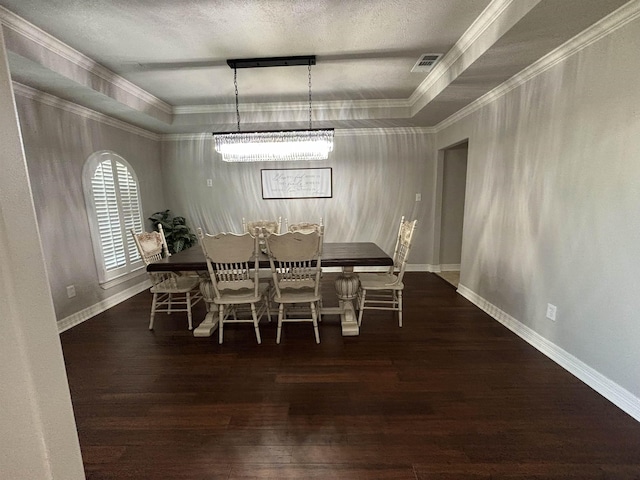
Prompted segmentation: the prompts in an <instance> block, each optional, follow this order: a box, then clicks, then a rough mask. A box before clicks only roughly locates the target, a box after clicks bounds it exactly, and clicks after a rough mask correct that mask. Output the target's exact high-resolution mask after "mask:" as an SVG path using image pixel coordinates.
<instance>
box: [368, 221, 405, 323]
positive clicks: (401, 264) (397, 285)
mask: <svg viewBox="0 0 640 480" xmlns="http://www.w3.org/2000/svg"><path fill="white" fill-rule="evenodd" d="M416 223H417V220H413V221H408V220H407V221H405V219H404V217H402V218H401V219H400V228H399V229H398V237H397V240H396V246H395V252H394V254H393V266H391V267H389V270H388V271H386V272H363V273H358V277H359V278H360V287H359V288H358V308H359V310H360V312H359V314H358V326H360V325H361V324H362V315H363V313H364V311H365V310H393V311H397V312H398V324H399V326H400V327H402V290H403V289H404V283H403V282H402V279H403V277H404V272H405V269H406V266H407V258H408V257H409V251H410V250H411V238H412V237H413V232H414V230H415V228H416Z"/></svg>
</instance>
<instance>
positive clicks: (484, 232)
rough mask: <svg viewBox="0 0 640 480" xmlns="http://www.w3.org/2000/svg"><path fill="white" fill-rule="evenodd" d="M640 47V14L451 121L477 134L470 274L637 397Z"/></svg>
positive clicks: (472, 149)
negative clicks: (552, 313) (552, 309)
mask: <svg viewBox="0 0 640 480" xmlns="http://www.w3.org/2000/svg"><path fill="white" fill-rule="evenodd" d="M638 51H640V21H638V20H637V19H636V20H635V21H633V22H632V23H629V24H627V25H626V26H624V27H622V28H621V29H619V30H617V31H615V32H614V33H612V34H611V35H609V36H607V37H605V38H603V39H600V40H599V41H598V42H596V43H593V44H592V45H590V46H588V47H586V48H585V49H583V50H581V51H580V52H578V53H577V54H575V55H573V56H571V57H569V58H568V59H566V60H565V61H563V62H561V63H558V64H556V65H555V66H554V67H552V68H551V69H549V70H547V71H546V72H544V73H543V74H541V75H539V76H537V77H535V78H533V79H532V80H530V81H528V82H527V83H525V84H524V85H522V86H520V87H518V88H517V89H515V90H512V91H510V92H509V93H507V94H506V95H504V96H502V97H501V98H499V99H498V100H497V101H494V102H492V103H491V104H489V105H487V106H486V107H484V108H482V109H481V110H479V111H477V112H475V113H473V114H472V115H469V116H468V117H466V118H464V119H463V120H460V121H459V122H457V123H456V124H454V125H453V126H451V127H449V128H447V129H445V130H443V131H441V132H439V134H438V147H440V148H443V147H446V146H448V145H452V144H454V143H456V142H458V141H460V140H462V139H465V138H469V157H468V182H467V192H466V193H467V199H466V208H465V224H464V241H463V252H462V271H461V284H462V285H464V286H465V287H467V288H469V289H470V290H471V291H473V292H475V293H477V294H478V295H479V296H480V297H482V298H484V299H486V300H487V301H488V302H490V303H491V304H493V305H495V306H496V307H498V308H499V309H501V310H503V311H504V312H506V313H507V314H509V315H511V316H512V317H514V318H515V319H517V320H518V321H520V322H522V323H523V324H525V325H526V326H527V327H529V328H531V329H533V330H534V331H535V332H537V333H538V334H540V335H541V336H543V337H544V338H546V339H547V340H549V341H551V342H553V343H554V344H555V345H557V346H559V347H561V348H562V349H564V350H565V351H566V352H568V353H569V354H571V355H573V356H575V357H576V358H578V359H579V360H581V361H582V362H584V363H585V364H587V365H588V366H590V367H591V368H593V369H595V370H596V371H598V372H600V373H601V374H602V375H604V376H606V377H607V378H609V379H611V380H612V381H614V382H615V383H617V384H618V385H620V386H622V387H624V388H625V389H626V390H628V391H629V392H631V393H632V394H634V395H635V396H636V397H637V396H640V376H639V375H638V365H640V349H639V348H638V345H639V343H640V321H638V319H639V317H638V312H640V276H639V275H638V272H639V271H640V255H638V248H639V245H640V215H639V214H638V206H639V205H640V188H639V185H640V95H638V78H639V77H640V56H638V54H637V52H638ZM547 303H552V304H555V305H556V306H557V307H558V317H557V321H556V322H552V321H550V320H548V319H546V318H545V313H546V306H547Z"/></svg>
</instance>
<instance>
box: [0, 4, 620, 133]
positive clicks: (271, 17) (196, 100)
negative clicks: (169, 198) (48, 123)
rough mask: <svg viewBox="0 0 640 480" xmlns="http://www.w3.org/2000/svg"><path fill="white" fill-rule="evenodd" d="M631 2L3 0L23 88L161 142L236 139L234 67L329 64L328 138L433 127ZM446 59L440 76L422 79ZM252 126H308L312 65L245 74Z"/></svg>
mask: <svg viewBox="0 0 640 480" xmlns="http://www.w3.org/2000/svg"><path fill="white" fill-rule="evenodd" d="M624 3H626V2H625V0H494V1H490V0H297V1H286V0H153V1H152V0H111V1H104V0H102V1H96V0H84V1H78V0H0V5H2V6H3V7H5V9H6V10H3V11H0V19H1V20H2V23H3V25H4V34H5V41H6V44H7V49H8V50H9V63H10V68H11V72H12V76H13V79H14V81H16V82H17V83H19V84H21V85H25V86H28V87H33V88H35V89H37V90H39V91H42V92H45V93H49V94H51V95H54V96H56V97H60V98H62V99H66V100H70V101H73V102H75V103H78V104H80V105H83V106H86V107H89V108H91V109H94V110H96V111H98V112H101V113H106V114H108V115H111V116H113V117H115V118H118V119H121V120H125V121H127V122H130V123H131V124H133V125H136V126H139V127H142V128H145V129H148V130H150V131H152V132H157V133H199V132H204V131H211V130H212V129H213V130H218V131H222V130H232V129H235V121H236V115H235V97H234V84H233V70H231V69H230V68H229V67H228V66H227V64H226V60H227V59H229V58H252V57H269V56H289V55H316V57H317V64H316V65H315V66H313V67H312V70H311V78H312V94H313V107H314V108H313V115H314V127H322V126H333V127H336V128H367V127H393V126H400V127H411V126H414V127H432V126H434V125H437V124H438V123H439V122H441V121H443V120H445V119H446V118H447V117H449V116H450V115H452V114H454V113H455V112H456V111H458V110H460V109H461V108H463V107H465V106H466V105H468V104H469V103H471V102H472V101H474V100H475V99H477V98H478V97H480V96H482V95H483V94H485V93H487V92H488V91H490V90H491V89H492V88H494V87H496V86H497V85H499V84H501V83H502V82H504V81H505V80H507V79H509V78H510V77H512V76H513V75H515V74H516V73H518V72H519V71H521V70H522V69H523V68H525V67H527V66H528V65H530V64H531V63H533V62H535V61H536V60H538V59H539V58H540V57H542V56H544V55H545V54H547V53H549V52H550V51H552V50H553V49H554V48H556V47H558V46H559V45H561V44H562V43H564V42H566V41H567V40H569V39H570V38H572V37H573V36H575V35H576V34H578V33H579V32H581V31H582V30H584V29H585V28H587V27H589V26H590V25H592V24H593V23H595V22H596V21H598V20H600V19H601V18H603V17H604V16H606V15H608V14H609V13H611V12H612V11H614V10H615V9H617V8H618V7H620V6H621V5H623V4H624ZM424 53H442V54H445V55H444V57H442V59H441V61H440V63H439V64H438V65H437V66H436V67H435V68H434V69H433V70H432V72H431V74H426V73H411V71H410V70H411V68H412V67H413V65H414V64H415V63H416V61H417V60H418V58H419V57H420V55H421V54H424ZM237 78H238V92H239V98H240V105H241V113H242V123H243V125H244V126H245V127H246V128H247V129H249V128H250V127H251V128H255V129H274V128H286V127H292V126H300V125H304V124H305V123H307V122H308V103H307V102H308V71H307V67H304V66H302V67H300V66H298V67H272V68H255V69H240V70H238V77H237Z"/></svg>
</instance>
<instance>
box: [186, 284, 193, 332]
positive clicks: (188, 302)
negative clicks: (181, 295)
mask: <svg viewBox="0 0 640 480" xmlns="http://www.w3.org/2000/svg"><path fill="white" fill-rule="evenodd" d="M187 319H188V320H189V330H193V318H192V317H191V294H190V293H189V292H187Z"/></svg>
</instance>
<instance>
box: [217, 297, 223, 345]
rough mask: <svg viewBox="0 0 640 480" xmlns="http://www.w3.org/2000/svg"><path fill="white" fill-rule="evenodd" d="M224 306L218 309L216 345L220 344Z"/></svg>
mask: <svg viewBox="0 0 640 480" xmlns="http://www.w3.org/2000/svg"><path fill="white" fill-rule="evenodd" d="M223 319H224V305H220V307H219V308H218V343H220V344H222V328H223V325H224V320H223Z"/></svg>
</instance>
